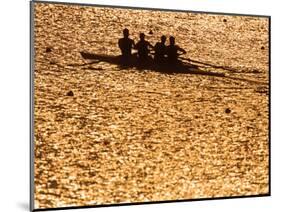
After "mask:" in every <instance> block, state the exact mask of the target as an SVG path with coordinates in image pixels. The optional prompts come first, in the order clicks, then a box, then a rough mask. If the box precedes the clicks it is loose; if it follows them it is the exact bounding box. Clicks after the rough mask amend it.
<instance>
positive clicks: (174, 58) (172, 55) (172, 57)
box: [167, 36, 186, 64]
mask: <svg viewBox="0 0 281 212" xmlns="http://www.w3.org/2000/svg"><path fill="white" fill-rule="evenodd" d="M169 40H170V45H169V46H167V55H168V63H169V64H176V63H178V62H179V60H178V56H179V55H181V54H179V52H181V53H182V54H185V53H186V51H185V50H184V49H182V48H180V47H179V46H178V45H175V38H174V37H173V36H171V37H170V39H169Z"/></svg>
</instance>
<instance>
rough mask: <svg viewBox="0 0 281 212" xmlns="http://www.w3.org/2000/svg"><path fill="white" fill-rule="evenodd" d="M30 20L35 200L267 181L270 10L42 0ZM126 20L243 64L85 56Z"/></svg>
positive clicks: (48, 203)
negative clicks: (157, 66) (190, 65)
mask: <svg viewBox="0 0 281 212" xmlns="http://www.w3.org/2000/svg"><path fill="white" fill-rule="evenodd" d="M34 23H35V28H34V31H35V38H34V41H35V58H34V63H35V70H34V76H35V81H34V93H35V96H34V102H35V105H34V107H35V135H34V142H35V179H34V181H35V206H36V208H49V207H66V206H82V205H96V204H112V203H125V202H126V203H130V202H146V201H161V200H179V199H195V198H206V197H207V198H210V197H224V196H241V195H256V194H266V193H268V189H269V185H268V180H269V178H268V171H269V170H268V159H269V158H268V154H269V150H268V142H269V139H268V133H269V132H268V124H269V123H268V120H269V117H268V116H269V111H268V110H269V109H268V103H269V102H268V101H269V96H268V89H269V87H268V79H269V68H268V67H269V61H268V57H269V55H268V48H269V47H268V42H269V37H268V24H269V23H268V19H266V18H257V17H245V16H244V17H242V16H223V15H210V14H195V13H187V12H182V13H180V12H163V11H148V10H146V11H145V10H130V9H111V8H106V9H105V8H95V7H86V6H73V5H72V6H70V5H52V4H42V3H35V22H34ZM125 27H127V28H128V29H129V30H130V34H131V38H134V40H135V41H136V40H137V39H138V34H139V33H140V32H144V33H146V35H147V37H146V38H147V39H148V40H149V41H150V42H151V43H152V44H155V43H156V42H157V41H158V40H159V37H160V36H161V35H162V34H165V35H166V36H170V35H173V36H175V37H176V43H177V44H178V45H179V46H181V47H182V48H184V49H186V51H187V54H186V55H185V56H184V57H185V58H191V59H194V60H198V61H202V62H207V63H211V64H214V65H217V66H227V67H232V68H233V69H235V70H236V71H230V70H226V69H221V68H213V67H205V66H200V67H199V68H200V70H201V71H206V72H210V71H212V72H216V73H225V74H226V75H225V77H216V76H208V75H200V74H164V73H159V72H154V71H151V70H143V71H140V70H137V69H135V68H132V69H126V70H120V68H119V67H118V66H117V65H114V64H110V63H106V62H99V63H96V64H89V65H83V64H85V63H86V62H89V61H85V60H83V59H82V58H81V56H80V53H79V52H80V51H87V52H92V53H97V54H107V55H118V54H120V51H119V49H118V46H117V41H118V39H119V38H120V37H122V29H123V28H125ZM150 30H151V31H152V32H153V34H151V35H150V34H149V33H148V32H149V31H150ZM46 48H50V50H51V51H50V52H48V51H46ZM74 64H75V65H74ZM69 91H73V93H74V96H67V93H68V92H69ZM226 109H230V112H229V113H226Z"/></svg>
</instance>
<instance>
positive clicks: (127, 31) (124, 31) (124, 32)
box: [123, 28, 129, 38]
mask: <svg viewBox="0 0 281 212" xmlns="http://www.w3.org/2000/svg"><path fill="white" fill-rule="evenodd" d="M123 35H124V37H125V38H127V37H129V30H128V29H127V28H125V29H123Z"/></svg>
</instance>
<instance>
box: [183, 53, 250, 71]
mask: <svg viewBox="0 0 281 212" xmlns="http://www.w3.org/2000/svg"><path fill="white" fill-rule="evenodd" d="M179 58H180V59H182V60H185V61H188V62H192V63H197V64H202V65H205V66H209V67H212V68H218V69H223V70H227V71H231V72H238V73H243V71H238V70H237V69H235V68H231V67H228V66H218V65H214V64H210V63H206V62H201V61H198V60H193V59H190V58H183V57H179ZM244 72H245V71H244Z"/></svg>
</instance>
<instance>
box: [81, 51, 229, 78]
mask: <svg viewBox="0 0 281 212" xmlns="http://www.w3.org/2000/svg"><path fill="white" fill-rule="evenodd" d="M80 53H81V56H82V57H83V58H84V59H87V60H91V61H92V62H91V63H90V64H93V63H99V62H107V63H110V64H115V65H118V66H119V67H120V70H122V69H127V68H137V69H138V70H144V69H145V70H151V71H156V72H162V73H166V74H176V73H184V74H199V75H208V76H218V77H223V76H225V74H224V73H216V72H209V71H202V70H199V69H198V66H196V65H192V64H190V63H184V62H182V63H177V64H173V65H169V64H164V65H162V64H157V63H155V62H154V60H148V62H146V63H140V62H139V60H138V58H137V56H136V55H132V59H131V60H130V62H128V63H127V64H124V63H123V61H122V56H111V55H100V54H92V53H87V52H80Z"/></svg>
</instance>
